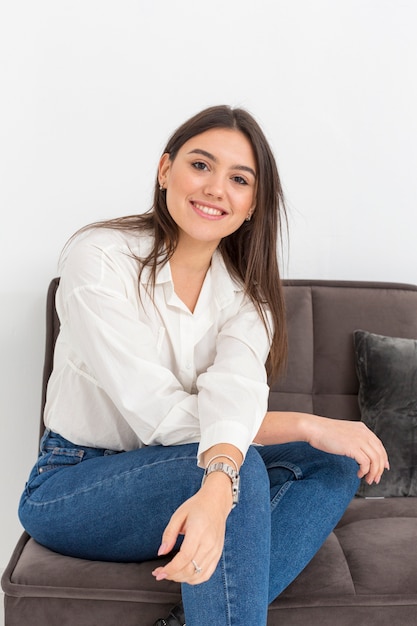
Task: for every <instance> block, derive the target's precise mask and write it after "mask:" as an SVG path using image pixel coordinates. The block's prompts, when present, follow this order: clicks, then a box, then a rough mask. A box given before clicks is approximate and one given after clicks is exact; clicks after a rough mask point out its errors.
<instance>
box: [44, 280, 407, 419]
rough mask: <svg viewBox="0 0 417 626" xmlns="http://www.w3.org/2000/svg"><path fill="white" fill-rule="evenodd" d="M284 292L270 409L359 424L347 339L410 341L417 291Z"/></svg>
mask: <svg viewBox="0 0 417 626" xmlns="http://www.w3.org/2000/svg"><path fill="white" fill-rule="evenodd" d="M58 284H59V279H58V278H54V279H53V280H52V281H51V283H50V285H49V289H48V295H47V303H46V344H45V361H44V371H43V389H42V407H41V409H42V410H41V415H42V413H43V408H44V405H45V398H46V385H47V382H48V379H49V376H50V373H51V370H52V364H53V352H54V346H55V341H56V338H57V335H58V332H59V321H58V317H57V314H56V311H55V292H56V289H57V287H58ZM284 290H285V300H286V307H287V320H288V343H289V358H288V365H287V369H286V374H285V375H284V376H283V377H281V379H280V380H279V381H275V382H274V381H272V382H271V393H270V409H272V410H281V411H303V412H306V413H317V414H319V415H324V416H328V417H339V418H342V419H359V408H358V401H357V394H358V382H357V378H356V372H355V363H354V350H353V335H352V334H353V331H354V330H356V329H362V330H368V331H370V332H373V333H378V334H381V335H389V336H392V337H406V338H412V339H417V286H415V285H402V284H396V283H369V282H368V283H367V282H349V281H341V282H333V281H314V280H312V281H305V280H295V281H285V283H284ZM41 431H43V421H42V417H41Z"/></svg>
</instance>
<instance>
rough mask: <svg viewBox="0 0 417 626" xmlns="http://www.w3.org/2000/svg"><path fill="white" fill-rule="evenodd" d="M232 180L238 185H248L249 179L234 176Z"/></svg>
mask: <svg viewBox="0 0 417 626" xmlns="http://www.w3.org/2000/svg"><path fill="white" fill-rule="evenodd" d="M232 180H233V181H234V182H235V183H237V184H238V185H247V184H248V181H247V180H245V179H244V178H243V177H242V176H233V178H232Z"/></svg>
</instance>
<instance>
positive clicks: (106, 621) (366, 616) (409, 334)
mask: <svg viewBox="0 0 417 626" xmlns="http://www.w3.org/2000/svg"><path fill="white" fill-rule="evenodd" d="M56 285H57V281H56V280H54V281H53V282H52V283H51V286H50V290H49V294H48V304H47V345H46V356H45V371H44V392H45V383H46V381H47V379H48V376H49V373H50V370H51V364H52V355H53V346H54V340H55V337H56V334H57V332H58V323H57V319H56V314H55V310H54V294H55V289H56ZM285 294H286V302H287V316H288V324H289V363H288V370H287V374H286V376H285V378H284V379H283V380H280V381H279V382H277V383H272V385H271V394H270V408H271V409H276V410H295V411H305V412H310V413H318V414H321V415H325V416H329V417H332V416H334V417H339V418H343V419H354V420H357V419H360V411H359V407H358V380H357V375H356V369H355V357H354V349H353V340H352V333H353V331H354V330H356V329H363V330H368V331H371V332H373V333H379V334H382V335H390V336H394V337H406V338H417V287H415V286H410V285H397V284H382V283H360V282H356V283H353V282H326V281H293V282H291V283H286V286H285ZM414 463H416V459H414ZM318 505H319V503H318ZM75 514H76V512H75ZM154 565H155V562H147V563H140V564H139V563H129V564H119V563H100V562H90V561H83V560H80V559H73V558H68V557H64V556H61V555H59V554H56V553H53V552H51V551H50V550H47V549H46V548H43V547H42V546H40V545H38V544H37V543H36V542H35V541H34V540H33V539H31V538H30V537H29V536H28V535H27V534H25V533H24V534H23V535H22V537H21V539H20V541H19V543H18V545H17V546H16V548H15V550H14V552H13V555H12V557H11V560H10V563H9V565H8V567H7V569H6V570H5V572H4V575H3V578H2V587H3V590H4V594H5V616H6V622H5V623H6V626H44V625H45V624H50V625H51V626H55V625H56V626H74V624H77V626H98V625H100V626H114V625H115V624H120V625H123V626H151V624H152V623H153V620H155V619H156V618H157V617H161V616H164V615H165V614H166V613H167V609H168V608H169V607H170V606H171V605H172V604H174V603H176V602H177V601H178V599H179V586H178V585H177V584H175V583H171V582H169V581H164V582H162V583H156V582H155V580H154V578H153V577H152V576H151V570H152V569H153V567H154ZM248 576H250V564H248ZM242 624H244V622H243V621H242ZM284 624H285V626H301V625H303V626H305V624H308V625H309V626H327V625H328V626H330V625H331V626H335V625H337V626H352V625H355V626H374V625H375V626H376V625H378V626H412V625H414V624H417V498H414V497H390V498H385V499H365V498H359V497H357V498H355V499H354V500H353V501H352V502H351V504H350V506H349V508H348V510H347V511H346V513H345V515H344V516H343V518H342V520H341V521H340V522H339V524H338V525H337V527H336V529H335V530H334V532H333V533H332V534H331V536H330V537H329V538H328V540H327V541H326V543H325V544H324V545H323V547H322V548H321V549H320V551H319V552H318V553H317V555H316V556H315V557H314V558H313V560H312V561H311V562H310V564H309V565H308V566H307V567H306V569H305V570H304V571H303V572H302V573H301V574H300V576H299V577H298V578H297V579H296V580H295V581H294V582H293V583H292V584H291V585H290V587H288V588H287V589H286V590H285V591H284V592H283V593H282V594H281V596H280V597H279V598H278V599H277V600H276V601H275V602H274V603H273V604H272V605H271V606H270V610H269V617H268V625H269V626H278V625H280V626H281V625H284ZM213 626H215V625H213ZM248 626H249V625H248ZM251 626H252V625H251ZM253 626H257V625H253Z"/></svg>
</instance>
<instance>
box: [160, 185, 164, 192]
mask: <svg viewBox="0 0 417 626" xmlns="http://www.w3.org/2000/svg"><path fill="white" fill-rule="evenodd" d="M163 188H164V186H163V184H162V183H160V185H159V191H162V190H163Z"/></svg>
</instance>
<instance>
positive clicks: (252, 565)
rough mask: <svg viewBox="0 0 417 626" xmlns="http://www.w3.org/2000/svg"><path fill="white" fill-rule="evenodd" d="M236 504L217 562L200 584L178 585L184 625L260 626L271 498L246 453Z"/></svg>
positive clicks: (256, 462)
mask: <svg viewBox="0 0 417 626" xmlns="http://www.w3.org/2000/svg"><path fill="white" fill-rule="evenodd" d="M240 475H241V478H240V481H241V492H240V498H239V504H237V506H236V507H235V508H234V509H233V510H232V511H231V513H230V515H229V518H228V520H227V528H226V538H225V545H224V550H223V554H222V557H221V559H220V562H219V565H218V567H217V569H216V571H215V572H214V574H213V576H212V577H211V578H210V580H208V581H207V582H205V583H202V584H201V585H193V586H191V585H187V584H184V585H183V586H182V597H183V601H184V606H185V615H186V623H187V626H196V625H197V624H198V625H200V624H207V625H209V624H210V625H213V626H214V625H215V626H241V625H242V624H247V625H248V626H249V625H251V626H252V625H253V626H255V625H256V626H264V625H265V624H266V619H267V608H268V588H269V557H270V551H271V550H270V533H271V529H270V495H269V480H268V475H267V473H266V470H265V465H264V463H263V461H262V459H261V458H260V456H259V454H258V453H257V452H256V451H255V450H254V448H250V449H249V450H248V453H247V456H246V459H245V462H244V464H243V465H242V468H241V473H240Z"/></svg>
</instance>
